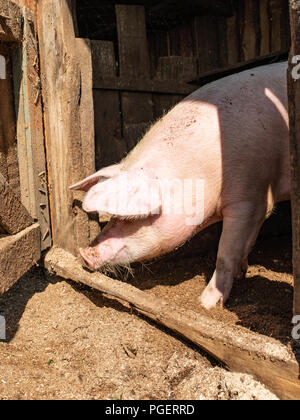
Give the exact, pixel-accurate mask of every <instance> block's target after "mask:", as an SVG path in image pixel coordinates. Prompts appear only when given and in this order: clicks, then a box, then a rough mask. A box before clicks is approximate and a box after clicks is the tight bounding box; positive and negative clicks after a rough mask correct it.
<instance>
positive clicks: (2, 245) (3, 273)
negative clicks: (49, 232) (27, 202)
mask: <svg viewBox="0 0 300 420" xmlns="http://www.w3.org/2000/svg"><path fill="white" fill-rule="evenodd" d="M40 257H41V249H40V227H39V225H38V224H34V225H32V226H30V227H28V228H27V229H25V230H22V231H21V232H19V233H17V234H16V235H12V236H7V237H4V238H0V295H1V294H3V293H5V292H6V291H7V290H8V289H9V288H10V287H11V286H12V285H13V284H14V283H15V282H16V281H17V280H19V278H20V277H22V276H23V274H25V273H26V272H27V271H28V270H29V269H30V268H31V267H32V266H33V265H34V264H36V263H37V262H38V261H39V259H40Z"/></svg>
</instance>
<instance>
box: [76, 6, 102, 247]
mask: <svg viewBox="0 0 300 420" xmlns="http://www.w3.org/2000/svg"><path fill="white" fill-rule="evenodd" d="M74 7H75V6H74ZM74 7H73V10H74ZM76 44H77V49H76V50H77V57H78V60H79V64H80V70H81V97H80V131H81V145H82V163H83V171H84V174H85V175H84V176H85V177H87V176H89V175H90V174H92V173H94V172H95V171H96V167H95V129H94V124H93V121H94V120H95V121H97V119H98V115H97V110H96V108H95V107H94V100H93V62H92V51H91V43H90V41H89V40H87V39H82V38H77V39H76ZM95 116H96V118H95ZM73 198H74V203H73V212H74V213H75V212H76V214H77V229H76V231H75V234H76V235H77V238H76V243H81V244H84V245H83V246H88V245H89V244H90V243H91V242H92V241H93V240H94V239H95V237H96V236H97V235H98V234H99V232H100V227H99V220H97V216H96V217H95V216H93V215H88V214H87V213H86V212H84V211H83V210H82V208H81V202H82V198H83V195H82V193H80V192H77V193H75V192H74V196H73Z"/></svg>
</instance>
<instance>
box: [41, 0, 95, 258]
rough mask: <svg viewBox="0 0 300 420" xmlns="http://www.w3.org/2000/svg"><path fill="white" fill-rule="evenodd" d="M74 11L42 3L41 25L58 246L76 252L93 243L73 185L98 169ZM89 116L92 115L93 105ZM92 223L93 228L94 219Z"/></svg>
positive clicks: (49, 0) (51, 1)
mask: <svg viewBox="0 0 300 420" xmlns="http://www.w3.org/2000/svg"><path fill="white" fill-rule="evenodd" d="M72 10H73V9H72V1H71V0H66V1H59V2H58V1H56V0H45V1H43V2H38V7H37V22H38V35H39V49H40V58H41V73H42V80H41V82H42V92H43V99H44V104H45V107H44V117H45V143H46V149H47V165H48V182H49V199H50V207H51V222H52V234H53V243H54V244H56V245H59V246H62V247H64V248H65V249H67V250H69V251H71V252H73V253H77V252H78V247H80V246H86V244H87V242H88V241H89V240H90V223H89V220H88V218H87V217H86V215H84V214H83V211H82V209H81V205H80V201H81V197H80V196H78V194H77V193H76V194H75V195H74V194H73V193H72V192H70V191H69V186H70V185H71V184H73V183H74V182H76V181H79V180H80V179H82V178H84V177H86V176H87V175H90V173H91V172H93V171H94V159H93V158H92V157H93V156H94V148H93V150H90V149H89V147H91V142H90V140H89V139H88V138H87V137H84V138H83V139H82V138H81V133H82V132H81V121H82V120H84V121H85V123H86V120H85V118H84V117H83V114H82V112H84V108H83V106H82V104H81V99H82V92H83V90H84V89H86V88H88V87H87V84H86V82H85V81H84V78H88V77H92V76H91V74H90V75H88V74H85V71H86V69H87V67H86V65H84V66H83V64H82V63H83V59H82V56H81V51H80V48H78V42H77V40H76V38H75V33H74V26H73V20H72ZM86 64H87V63H86ZM83 103H84V104H86V103H87V102H86V99H85V100H84V102H83ZM86 112H87V115H89V116H90V115H91V114H90V112H91V111H90V108H89V107H88V108H87V110H86ZM89 145H90V146H89ZM84 155H86V156H88V159H87V160H85V159H84ZM92 225H93V227H92V230H93V229H94V221H93V222H92Z"/></svg>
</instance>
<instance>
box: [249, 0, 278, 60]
mask: <svg viewBox="0 0 300 420" xmlns="http://www.w3.org/2000/svg"><path fill="white" fill-rule="evenodd" d="M258 17H259V4H258V2H256V1H253V0H244V24H243V34H242V49H243V54H244V59H245V60H251V59H253V58H255V57H257V56H258V55H259V48H260V44H259V41H260V29H259V24H258V22H259V20H258ZM279 49H280V47H279V48H277V49H275V51H276V50H279Z"/></svg>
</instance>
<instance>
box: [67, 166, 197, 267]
mask: <svg viewBox="0 0 300 420" xmlns="http://www.w3.org/2000/svg"><path fill="white" fill-rule="evenodd" d="M71 189H72V190H82V191H85V192H87V194H86V196H85V199H84V201H83V206H82V207H83V209H84V210H85V211H86V212H98V213H99V214H100V215H102V214H108V215H110V216H111V220H110V222H109V223H108V224H107V225H106V227H105V228H104V230H103V231H102V232H101V234H100V235H99V236H98V237H97V238H96V239H95V241H94V242H93V244H92V245H91V246H90V247H89V248H86V249H80V253H81V256H82V257H83V259H84V261H85V262H86V264H87V265H88V267H89V268H91V269H92V270H99V269H101V268H106V267H107V266H115V265H125V266H128V265H129V264H130V263H131V262H135V261H143V260H149V259H152V258H154V257H156V256H159V255H162V254H164V253H167V252H169V251H171V250H173V249H174V248H176V247H177V246H179V245H181V244H182V243H184V242H185V241H186V240H187V239H188V238H189V237H190V236H191V234H192V231H193V230H194V229H195V228H193V227H191V226H189V227H188V226H186V225H185V224H184V223H182V215H177V216H176V215H173V216H170V215H166V214H163V212H162V197H161V190H160V187H159V182H158V179H157V177H156V175H155V174H154V173H153V172H152V171H151V170H150V169H147V168H145V167H144V168H140V167H139V168H135V169H127V170H123V169H122V165H121V164H120V165H114V166H111V167H108V168H104V169H102V170H101V171H99V172H97V173H96V174H94V175H92V176H90V177H88V178H86V179H84V180H83V181H81V182H79V183H78V184H75V185H73V186H72V187H71Z"/></svg>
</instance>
